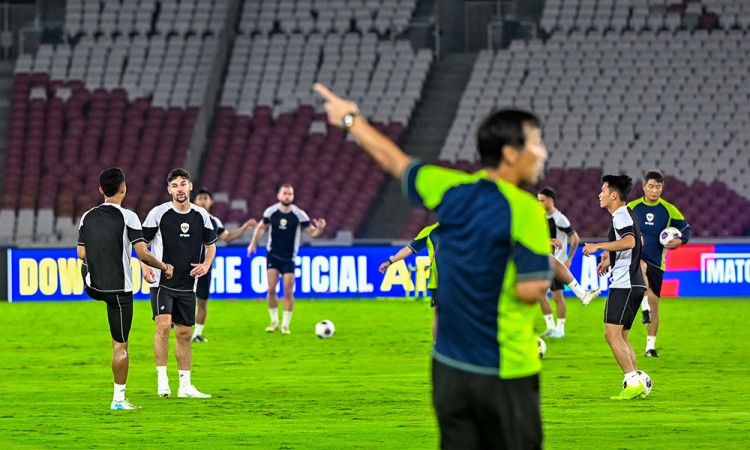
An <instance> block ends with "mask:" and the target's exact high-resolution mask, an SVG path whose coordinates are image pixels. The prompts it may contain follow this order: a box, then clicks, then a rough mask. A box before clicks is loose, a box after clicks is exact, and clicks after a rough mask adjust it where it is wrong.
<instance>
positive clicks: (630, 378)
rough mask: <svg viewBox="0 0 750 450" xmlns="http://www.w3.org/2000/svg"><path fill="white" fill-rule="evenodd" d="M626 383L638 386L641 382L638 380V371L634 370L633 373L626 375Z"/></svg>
mask: <svg viewBox="0 0 750 450" xmlns="http://www.w3.org/2000/svg"><path fill="white" fill-rule="evenodd" d="M625 381H626V382H627V383H628V386H631V387H633V386H638V383H640V382H641V380H640V378H638V371H636V370H634V371H632V372H628V373H626V374H625Z"/></svg>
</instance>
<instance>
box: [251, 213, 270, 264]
mask: <svg viewBox="0 0 750 450" xmlns="http://www.w3.org/2000/svg"><path fill="white" fill-rule="evenodd" d="M267 228H268V225H267V224H265V223H263V222H261V223H259V224H258V226H257V227H255V232H254V233H253V239H252V240H251V241H250V245H248V246H247V257H248V258H249V257H250V256H252V255H253V253H255V251H256V250H257V249H258V241H259V240H260V238H262V237H263V233H265V232H266V229H267Z"/></svg>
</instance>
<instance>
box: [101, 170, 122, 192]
mask: <svg viewBox="0 0 750 450" xmlns="http://www.w3.org/2000/svg"><path fill="white" fill-rule="evenodd" d="M124 182H125V173H123V171H122V169H120V168H119V167H110V168H109V169H104V170H103V171H102V173H100V174H99V186H101V188H102V192H104V196H106V197H114V196H115V195H116V194H117V192H119V191H120V186H122V183H124Z"/></svg>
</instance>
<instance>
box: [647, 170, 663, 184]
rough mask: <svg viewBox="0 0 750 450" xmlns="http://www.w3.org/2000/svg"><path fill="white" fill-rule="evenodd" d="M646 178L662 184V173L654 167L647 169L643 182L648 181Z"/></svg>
mask: <svg viewBox="0 0 750 450" xmlns="http://www.w3.org/2000/svg"><path fill="white" fill-rule="evenodd" d="M648 180H654V181H656V182H657V183H660V184H664V174H663V173H661V172H660V171H658V170H656V169H653V170H649V171H648V172H646V175H645V176H644V177H643V183H644V184H645V183H648Z"/></svg>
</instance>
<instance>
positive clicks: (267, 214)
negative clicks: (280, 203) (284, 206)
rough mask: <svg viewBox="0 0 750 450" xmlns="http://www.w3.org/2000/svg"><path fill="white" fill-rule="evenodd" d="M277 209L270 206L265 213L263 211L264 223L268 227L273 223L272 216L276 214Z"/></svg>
mask: <svg viewBox="0 0 750 450" xmlns="http://www.w3.org/2000/svg"><path fill="white" fill-rule="evenodd" d="M274 211H275V209H274V207H273V206H269V207H268V208H266V210H265V211H263V223H264V224H266V225H268V224H269V223H271V215H272V214H273V213H274Z"/></svg>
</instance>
